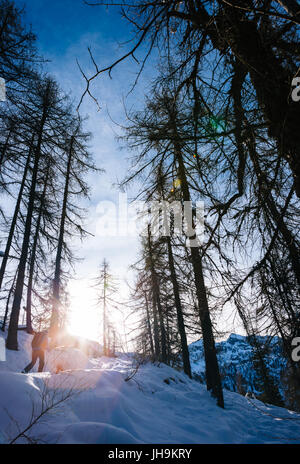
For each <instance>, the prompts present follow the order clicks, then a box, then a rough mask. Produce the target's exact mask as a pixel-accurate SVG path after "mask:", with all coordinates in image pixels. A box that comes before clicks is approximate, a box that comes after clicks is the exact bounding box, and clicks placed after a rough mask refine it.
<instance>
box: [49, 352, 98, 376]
mask: <svg viewBox="0 0 300 464" xmlns="http://www.w3.org/2000/svg"><path fill="white" fill-rule="evenodd" d="M88 363H89V360H88V357H87V356H86V355H85V354H84V353H83V352H82V351H80V350H78V349H76V348H67V347H58V348H55V349H53V350H50V351H49V352H48V353H47V357H46V363H45V369H44V370H45V371H49V372H51V373H53V374H56V373H57V372H59V371H66V370H73V369H85V368H86V367H88Z"/></svg>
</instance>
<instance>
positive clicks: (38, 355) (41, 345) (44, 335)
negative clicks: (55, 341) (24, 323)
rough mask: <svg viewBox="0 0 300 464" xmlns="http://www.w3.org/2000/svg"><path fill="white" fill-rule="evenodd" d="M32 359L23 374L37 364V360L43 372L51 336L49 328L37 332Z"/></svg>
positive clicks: (33, 342) (33, 343) (32, 343)
mask: <svg viewBox="0 0 300 464" xmlns="http://www.w3.org/2000/svg"><path fill="white" fill-rule="evenodd" d="M31 347H32V360H31V362H30V363H29V364H28V366H26V367H25V369H24V370H23V371H22V374H27V373H28V372H29V371H31V369H32V368H33V367H34V366H35V364H36V362H37V360H39V372H43V369H44V364H45V350H48V349H49V338H48V330H44V331H43V332H36V333H35V335H34V337H33V339H32V342H31Z"/></svg>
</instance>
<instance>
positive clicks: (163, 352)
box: [148, 225, 167, 363]
mask: <svg viewBox="0 0 300 464" xmlns="http://www.w3.org/2000/svg"><path fill="white" fill-rule="evenodd" d="M148 248H149V258H150V271H151V278H152V292H153V303H154V307H155V308H157V312H158V318H159V326H160V335H161V336H160V342H161V357H160V359H161V361H162V362H163V363H167V345H166V331H165V326H164V320H163V310H162V306H161V300H160V291H159V284H158V278H157V274H156V270H155V265H154V258H153V247H152V241H151V232H150V225H149V226H148Z"/></svg>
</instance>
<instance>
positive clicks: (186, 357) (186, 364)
mask: <svg viewBox="0 0 300 464" xmlns="http://www.w3.org/2000/svg"><path fill="white" fill-rule="evenodd" d="M166 241H167V247H168V257H169V267H170V272H171V280H172V285H173V292H174V299H175V306H176V312H177V324H178V331H179V335H180V340H181V352H182V360H183V370H184V372H185V373H186V375H188V376H189V377H190V378H192V371H191V363H190V354H189V349H188V344H187V338H186V332H185V325H184V319H183V311H182V306H181V299H180V292H179V285H178V281H177V275H176V269H175V263H174V256H173V250H172V244H171V239H170V237H166Z"/></svg>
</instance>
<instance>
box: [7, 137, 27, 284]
mask: <svg viewBox="0 0 300 464" xmlns="http://www.w3.org/2000/svg"><path fill="white" fill-rule="evenodd" d="M33 139H34V137H32V140H31V144H30V147H29V152H28V155H27V160H26V164H25V168H24V172H23V178H22V182H21V185H20V190H19V194H18V198H17V202H16V205H15V211H14V215H13V218H12V221H11V225H10V229H9V234H8V238H7V242H6V247H5V252H4V256H3V259H2V263H1V268H0V289H1V288H2V284H3V278H4V275H5V270H6V266H7V261H8V259H9V253H10V249H11V244H12V240H13V236H14V233H15V228H16V224H17V219H18V215H19V211H20V205H21V201H22V198H23V193H24V187H25V182H26V177H27V173H28V168H29V164H30V159H31V154H32V149H33Z"/></svg>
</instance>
